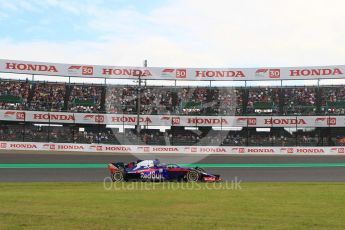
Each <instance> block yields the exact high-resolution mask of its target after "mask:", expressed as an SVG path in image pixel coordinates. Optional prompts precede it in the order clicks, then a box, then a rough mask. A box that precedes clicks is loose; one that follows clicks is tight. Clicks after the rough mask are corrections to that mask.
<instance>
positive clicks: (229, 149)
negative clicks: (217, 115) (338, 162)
mask: <svg viewBox="0 0 345 230" xmlns="http://www.w3.org/2000/svg"><path fill="white" fill-rule="evenodd" d="M0 150H24V151H51V152H54V151H62V152H66V151H68V152H108V153H128V154H130V153H136V154H137V153H145V154H147V153H162V154H165V153H169V154H170V153H173V154H174V153H175V154H228V155H231V154H234V155H241V154H256V155H345V147H341V146H338V147H240V146H236V147H234V146H226V147H223V146H147V145H146V146H142V145H127V146H126V145H104V144H77V143H40V142H9V141H7V142H0Z"/></svg>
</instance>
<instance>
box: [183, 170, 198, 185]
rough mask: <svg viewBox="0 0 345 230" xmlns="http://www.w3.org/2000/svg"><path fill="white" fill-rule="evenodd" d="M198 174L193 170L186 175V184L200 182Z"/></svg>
mask: <svg viewBox="0 0 345 230" xmlns="http://www.w3.org/2000/svg"><path fill="white" fill-rule="evenodd" d="M200 177H201V176H200V173H199V172H197V171H195V170H193V171H189V172H188V173H187V175H186V181H187V182H198V181H199V180H200Z"/></svg>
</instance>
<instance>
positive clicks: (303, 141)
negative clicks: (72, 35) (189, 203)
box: [0, 60, 345, 146]
mask: <svg viewBox="0 0 345 230" xmlns="http://www.w3.org/2000/svg"><path fill="white" fill-rule="evenodd" d="M14 62H16V61H11V62H10V61H8V60H3V61H2V62H1V64H3V66H2V67H1V68H0V72H3V75H4V76H2V77H1V76H0V77H1V82H0V111H1V116H0V117H1V121H0V141H18V142H44V143H85V144H109V145H136V144H141V145H159V146H164V145H171V146H194V145H196V146H198V145H199V146H342V145H344V143H345V141H344V140H345V134H344V133H345V132H344V131H345V129H344V126H345V122H342V121H343V120H342V119H344V118H343V116H345V88H344V85H332V81H330V82H327V83H326V84H320V81H322V79H324V78H327V79H332V78H335V79H339V78H341V77H342V71H341V70H340V67H339V68H335V67H334V68H333V69H335V70H334V71H333V72H332V71H331V72H330V71H325V70H323V71H319V72H316V71H314V70H310V71H309V72H308V71H306V70H303V69H302V70H300V71H297V70H295V69H294V70H286V71H287V74H286V75H287V76H289V74H288V73H290V76H291V75H293V76H292V78H291V79H290V78H288V79H285V78H284V69H283V68H281V69H279V74H280V75H279V76H280V77H276V75H274V76H275V77H272V76H271V75H267V74H268V72H267V71H266V72H265V71H263V70H262V69H258V70H256V71H255V73H252V74H251V76H250V78H249V80H247V79H242V78H244V77H245V76H248V75H249V74H247V72H246V71H247V70H246V69H244V70H242V71H239V70H237V71H234V70H227V71H223V72H221V71H213V72H214V73H213V72H212V73H211V71H206V70H203V72H202V73H201V71H196V72H197V75H196V77H202V79H201V80H200V79H199V78H194V79H193V78H190V79H189V78H188V73H189V72H191V71H193V70H189V69H188V70H184V71H183V69H177V70H179V71H180V73H179V74H178V73H177V70H176V69H163V70H159V71H161V72H163V73H164V75H163V74H155V72H157V71H158V70H156V69H155V68H152V69H150V68H148V69H145V71H142V70H141V69H140V68H136V69H139V70H138V71H139V73H145V75H142V79H140V81H141V82H140V83H141V86H140V87H139V84H138V82H139V81H138V75H136V74H134V73H135V71H136V70H133V71H129V70H128V71H120V69H116V67H107V68H103V75H102V76H101V75H99V76H98V75H97V74H96V70H97V69H100V72H102V70H101V67H100V66H98V67H97V66H95V67H93V71H94V72H92V74H93V75H92V76H91V77H100V78H103V79H104V80H105V81H104V83H99V82H98V83H87V82H80V83H76V82H71V78H77V77H83V78H88V79H90V78H91V77H89V76H82V75H83V74H82V73H75V72H73V71H76V70H79V69H82V68H83V67H82V66H80V68H79V69H78V68H76V67H75V66H72V67H73V68H72V70H71V67H69V68H67V67H66V69H68V73H67V74H65V73H62V74H61V76H59V73H56V72H58V71H60V69H61V68H60V66H61V65H63V64H56V67H54V68H53V67H52V66H55V65H54V64H49V65H48V64H44V65H43V64H42V63H36V64H27V63H25V62H23V64H16V65H15V64H13V63H14ZM8 63H10V64H8ZM30 65H31V67H30ZM42 66H43V67H44V66H48V67H49V66H50V67H49V68H48V67H47V68H43V67H42ZM88 67H90V66H88ZM6 68H7V69H6ZM35 68H36V69H35ZM320 68H321V67H320ZM322 68H323V69H325V68H326V67H322ZM134 69H135V68H134ZM337 69H338V70H337ZM52 70H54V71H52ZM167 70H169V71H167ZM336 70H337V71H336ZM39 71H41V72H42V71H43V73H41V72H39ZM71 71H72V72H71ZM140 71H142V72H140ZM173 71H176V75H174V76H173V78H171V75H168V77H166V72H168V73H171V72H173ZM248 71H249V72H250V71H253V70H251V69H249V70H248ZM274 71H277V69H274ZM288 71H290V72H288ZM313 71H314V72H313ZM5 72H6V76H5ZM8 72H11V73H10V74H8ZM37 72H38V73H37ZM232 72H233V73H232ZM88 73H90V71H88ZM222 73H223V75H222ZM224 73H226V74H224ZM239 73H241V74H239ZM316 73H319V75H321V76H319V75H317V74H316ZM0 74H1V73H0ZM18 74H20V75H18ZM22 74H26V75H22ZM110 74H119V75H121V74H122V75H121V76H120V77H119V78H120V79H132V80H131V84H124V83H123V82H126V81H125V80H122V81H121V80H120V81H117V83H109V81H108V82H107V79H108V78H111V77H112V76H109V75H110ZM217 74H218V75H219V77H220V78H221V82H219V79H216V76H217ZM262 74H264V77H263V76H262ZM265 74H266V75H265ZM322 74H324V75H325V76H322ZM10 75H13V76H12V77H9V76H10ZM40 75H47V76H49V75H54V76H56V77H54V78H53V79H54V81H51V80H49V81H44V80H41V79H40ZM156 75H157V76H158V78H157V79H155V78H154V77H153V78H148V76H156ZM242 75H243V76H242ZM162 76H163V77H162ZM180 76H183V77H180ZM226 76H229V78H226V79H224V78H225V77H226ZM265 76H266V77H267V78H265ZM60 77H61V79H62V77H65V78H66V77H67V78H68V81H63V80H60ZM133 77H135V80H136V81H135V82H134V81H133ZM139 77H140V74H139ZM184 77H185V78H186V79H184ZM295 78H296V79H295ZM300 79H302V80H304V81H299V80H300ZM117 80H119V79H117ZM162 80H163V81H162ZM164 80H170V83H171V82H172V83H173V84H172V85H168V84H165V83H164ZM185 80H189V81H188V82H187V81H186V83H185V84H179V83H181V82H183V81H185ZM193 80H194V81H193ZM204 80H207V81H204ZM253 80H255V81H256V83H255V84H253V83H252V81H253ZM257 80H259V81H257ZM310 80H314V83H313V84H309V82H310ZM155 81H160V84H161V85H160V86H158V85H157V84H156V83H155V84H151V83H152V82H155ZM285 81H286V82H289V83H288V84H285V83H284V82H285ZM291 81H292V83H291ZM133 82H134V83H133ZM167 82H168V81H167ZM200 82H202V84H199V83H200ZM272 82H273V83H272ZM235 83H236V84H235ZM250 83H252V84H250ZM270 83H272V84H270ZM293 84H295V85H293ZM138 98H140V103H138ZM139 105H140V106H139ZM16 111H17V112H16ZM21 114H22V115H21ZM13 116H16V117H15V118H13ZM81 116H82V117H81ZM30 117H31V118H30ZM138 118H139V120H140V131H139V129H138V127H137V124H138V123H137V122H138V120H137V119H138Z"/></svg>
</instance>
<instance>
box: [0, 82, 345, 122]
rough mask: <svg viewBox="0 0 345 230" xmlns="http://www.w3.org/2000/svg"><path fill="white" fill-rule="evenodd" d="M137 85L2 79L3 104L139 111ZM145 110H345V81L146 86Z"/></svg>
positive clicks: (277, 112)
mask: <svg viewBox="0 0 345 230" xmlns="http://www.w3.org/2000/svg"><path fill="white" fill-rule="evenodd" d="M137 94H138V88H137V86H133V85H132V86H129V85H127V86H125V85H112V86H102V85H90V84H65V83H47V82H29V81H12V80H2V81H1V82H0V109H17V110H24V109H29V110H38V111H53V112H56V111H68V112H81V113H103V112H105V113H117V114H136V113H137ZM140 113H141V114H147V115H148V114H153V115H155V114H176V115H216V116H234V115H247V114H248V115H296V116H297V115H318V114H324V115H328V114H345V88H344V87H343V86H334V87H333V86H332V87H330V86H325V87H324V86H320V87H319V88H318V87H313V86H305V87H278V86H272V87H250V88H240V87H194V86H191V87H177V86H174V87H168V86H161V87H160V86H146V85H144V86H142V87H141V89H140Z"/></svg>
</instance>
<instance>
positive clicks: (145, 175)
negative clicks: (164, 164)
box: [140, 171, 164, 180]
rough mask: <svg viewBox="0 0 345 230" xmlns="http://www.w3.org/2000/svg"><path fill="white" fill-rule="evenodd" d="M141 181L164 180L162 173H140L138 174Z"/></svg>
mask: <svg viewBox="0 0 345 230" xmlns="http://www.w3.org/2000/svg"><path fill="white" fill-rule="evenodd" d="M140 178H141V179H152V180H162V179H164V177H163V174H162V172H159V171H154V172H147V173H145V172H142V173H140Z"/></svg>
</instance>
